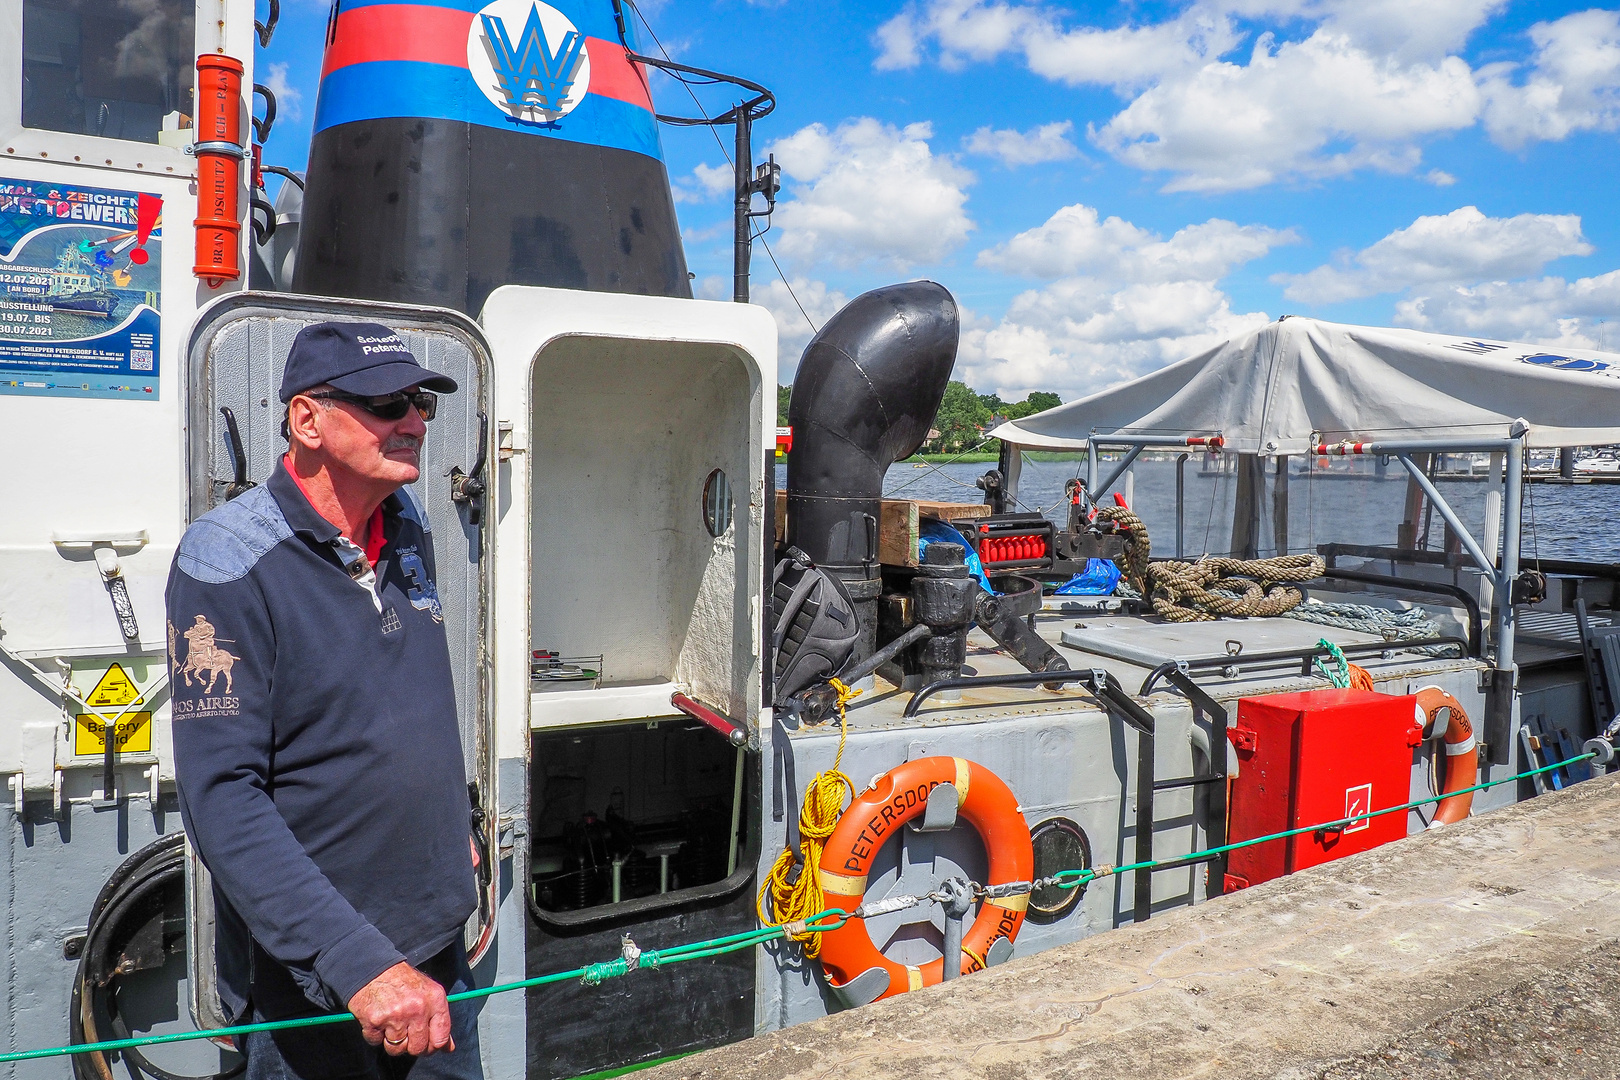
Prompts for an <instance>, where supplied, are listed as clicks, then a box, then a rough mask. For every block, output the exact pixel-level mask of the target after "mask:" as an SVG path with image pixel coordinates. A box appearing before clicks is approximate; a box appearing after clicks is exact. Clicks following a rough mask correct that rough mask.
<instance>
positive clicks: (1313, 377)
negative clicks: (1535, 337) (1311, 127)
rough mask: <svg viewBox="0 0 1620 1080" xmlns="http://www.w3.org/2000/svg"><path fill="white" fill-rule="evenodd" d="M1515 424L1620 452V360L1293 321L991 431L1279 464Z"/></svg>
mask: <svg viewBox="0 0 1620 1080" xmlns="http://www.w3.org/2000/svg"><path fill="white" fill-rule="evenodd" d="M1519 418H1522V419H1524V420H1525V421H1527V422H1528V424H1529V431H1528V432H1527V433H1526V435H1525V445H1526V446H1528V447H1553V446H1593V445H1602V444H1606V443H1615V442H1620V354H1616V353H1607V352H1596V351H1589V350H1582V351H1579V352H1573V353H1565V352H1564V351H1563V350H1560V349H1549V348H1544V347H1540V346H1535V345H1523V344H1515V343H1512V342H1504V341H1489V340H1486V339H1483V338H1481V339H1471V338H1460V337H1447V336H1445V335H1443V334H1430V333H1424V332H1422V331H1417V330H1395V329H1386V328H1380V327H1370V326H1346V325H1343V324H1340V323H1329V322H1321V321H1319V320H1317V319H1307V318H1300V317H1297V316H1295V317H1285V318H1283V319H1281V320H1279V321H1277V322H1274V323H1271V324H1270V325H1268V326H1264V327H1262V328H1260V329H1259V330H1256V331H1253V332H1252V333H1248V334H1244V335H1242V336H1240V337H1235V338H1232V339H1231V340H1229V341H1227V342H1225V343H1223V344H1221V345H1217V346H1216V347H1215V348H1213V349H1210V350H1209V351H1208V352H1204V353H1200V354H1198V355H1196V356H1190V357H1188V358H1187V359H1185V360H1182V361H1179V362H1177V363H1174V364H1171V365H1170V366H1169V367H1166V368H1163V369H1161V370H1159V371H1156V372H1154V373H1152V374H1151V375H1144V376H1143V377H1141V378H1139V379H1135V380H1133V381H1131V382H1128V383H1125V384H1124V385H1122V386H1116V387H1113V388H1112V389H1109V390H1104V391H1102V392H1101V393H1097V394H1092V395H1091V396H1090V397H1085V398H1081V399H1080V400H1078V401H1071V402H1069V403H1068V404H1066V405H1060V406H1058V407H1057V408H1055V409H1048V410H1047V411H1046V412H1042V413H1037V414H1035V415H1034V416H1028V417H1025V418H1023V419H1021V420H1014V421H1011V422H1009V423H1006V424H1002V425H1001V426H1000V427H998V428H996V429H995V430H994V431H992V432H990V434H991V435H993V436H994V437H996V438H999V439H1003V440H1006V441H1007V442H1009V443H1013V444H1015V445H1018V446H1023V447H1030V448H1042V447H1047V448H1054V449H1059V448H1077V447H1081V446H1084V445H1086V443H1087V441H1088V439H1089V438H1090V437H1091V435H1092V433H1094V432H1095V433H1096V434H1097V435H1098V436H1107V435H1116V436H1117V435H1127V436H1129V435H1138V436H1144V435H1216V434H1218V435H1220V436H1222V437H1223V438H1224V439H1225V441H1226V449H1227V450H1229V451H1236V452H1238V453H1246V454H1267V455H1270V454H1301V453H1306V452H1308V450H1309V448H1310V447H1311V445H1312V440H1313V436H1315V437H1316V438H1318V439H1320V440H1322V441H1325V442H1329V443H1334V442H1339V441H1341V440H1353V441H1381V440H1387V439H1414V438H1424V439H1447V440H1455V441H1458V442H1466V441H1468V440H1473V439H1498V438H1504V437H1506V436H1508V435H1509V433H1510V429H1511V428H1512V426H1513V423H1514V421H1515V420H1516V419H1519Z"/></svg>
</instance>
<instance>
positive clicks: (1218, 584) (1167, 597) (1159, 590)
mask: <svg viewBox="0 0 1620 1080" xmlns="http://www.w3.org/2000/svg"><path fill="white" fill-rule="evenodd" d="M1324 569H1326V563H1325V562H1324V561H1323V559H1322V557H1321V556H1320V555H1279V556H1277V557H1276V558H1271V559H1227V558H1220V557H1216V558H1205V559H1200V560H1199V561H1197V562H1195V563H1188V562H1175V561H1166V562H1159V563H1153V564H1152V565H1151V566H1149V567H1148V579H1149V584H1150V585H1151V587H1152V592H1151V594H1150V595H1151V596H1152V600H1153V610H1154V611H1155V612H1156V613H1158V615H1160V616H1161V617H1162V618H1164V619H1165V620H1167V621H1169V622H1209V621H1212V620H1214V619H1217V618H1220V617H1221V616H1223V615H1225V616H1243V617H1246V618H1256V617H1258V618H1267V617H1273V616H1277V615H1281V614H1283V613H1284V612H1287V611H1291V610H1293V609H1294V608H1295V607H1297V606H1299V604H1300V602H1301V601H1302V600H1304V598H1305V597H1304V594H1303V593H1301V592H1300V591H1299V590H1298V589H1296V588H1294V587H1293V586H1292V585H1288V584H1285V583H1286V582H1294V581H1310V580H1311V579H1312V578H1318V577H1321V576H1322V571H1323V570H1324Z"/></svg>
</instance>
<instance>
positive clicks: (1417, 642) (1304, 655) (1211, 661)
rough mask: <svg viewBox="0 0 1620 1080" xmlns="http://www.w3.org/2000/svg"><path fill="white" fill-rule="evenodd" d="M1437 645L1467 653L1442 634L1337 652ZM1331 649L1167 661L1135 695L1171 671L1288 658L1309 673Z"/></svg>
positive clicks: (1464, 643) (1464, 646)
mask: <svg viewBox="0 0 1620 1080" xmlns="http://www.w3.org/2000/svg"><path fill="white" fill-rule="evenodd" d="M1439 645H1451V646H1453V647H1455V648H1457V649H1458V650H1460V652H1461V653H1462V655H1463V656H1467V655H1468V642H1467V641H1465V640H1463V639H1462V638H1460V637H1456V636H1453V635H1449V634H1447V635H1443V636H1440V637H1430V638H1412V639H1410V640H1405V641H1357V642H1352V643H1351V644H1349V645H1342V646H1339V647H1338V648H1339V651H1340V652H1342V653H1344V654H1345V655H1346V656H1365V655H1368V654H1371V653H1383V652H1408V651H1410V650H1412V649H1427V648H1432V647H1434V646H1439ZM1331 655H1332V650H1331V649H1327V648H1324V647H1322V646H1321V645H1312V646H1311V647H1310V648H1305V649H1280V650H1278V651H1276V652H1266V653H1254V654H1252V655H1249V656H1244V655H1242V654H1237V655H1228V656H1198V657H1194V658H1193V659H1191V660H1166V661H1165V662H1164V663H1162V664H1160V665H1159V666H1158V667H1156V668H1154V669H1153V670H1152V671H1150V672H1148V677H1147V678H1146V679H1144V680H1142V689H1140V690H1138V691H1137V697H1147V696H1148V695H1149V694H1151V693H1153V687H1154V685H1155V684H1156V683H1157V682H1158V681H1159V680H1160V679H1163V678H1165V677H1166V676H1167V675H1168V674H1169V673H1170V672H1172V671H1210V670H1215V669H1224V668H1229V667H1246V668H1252V667H1267V666H1275V665H1277V664H1281V663H1286V662H1288V661H1290V660H1292V661H1297V662H1299V664H1300V665H1301V669H1302V670H1301V671H1300V674H1301V675H1302V676H1303V675H1309V674H1310V673H1311V661H1312V660H1315V659H1316V658H1317V657H1321V656H1331Z"/></svg>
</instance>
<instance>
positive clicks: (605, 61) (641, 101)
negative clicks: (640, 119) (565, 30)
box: [585, 38, 653, 112]
mask: <svg viewBox="0 0 1620 1080" xmlns="http://www.w3.org/2000/svg"><path fill="white" fill-rule="evenodd" d="M585 49H586V51H588V52H589V53H590V55H591V89H590V92H591V93H593V94H601V95H602V96H603V97H610V98H617V99H618V100H620V101H627V102H629V103H630V104H631V105H639V106H641V107H642V108H643V109H646V110H647V111H648V112H652V111H653V104H652V93H651V92H650V91H649V90H648V89H647V73H646V72H645V71H643V70H642V69H641V68H640V67H639V66H638V65H636V64H632V63H631V62H630V54H629V52H627V51H626V50H625V47H624V46H623V45H620V44H619V43H618V42H617V41H608V40H606V39H605V38H586V39H585Z"/></svg>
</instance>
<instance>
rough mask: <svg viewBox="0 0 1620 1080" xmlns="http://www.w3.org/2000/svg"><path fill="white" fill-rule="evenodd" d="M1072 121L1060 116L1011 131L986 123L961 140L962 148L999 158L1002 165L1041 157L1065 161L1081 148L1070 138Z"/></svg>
mask: <svg viewBox="0 0 1620 1080" xmlns="http://www.w3.org/2000/svg"><path fill="white" fill-rule="evenodd" d="M1073 130H1074V121H1072V120H1059V121H1056V122H1055V123H1051V124H1042V125H1041V126H1040V127H1036V128H1030V129H1029V131H1027V132H1025V131H1013V130H1010V129H1007V128H1001V129H992V128H990V127H989V126H988V125H987V126H985V127H982V128H980V129H979V130H977V131H975V132H974V133H973V134H971V135H969V136H967V137H966V138H964V139H963V140H962V149H964V150H966V151H967V152H968V153H970V154H982V155H984V156H985V157H993V158H1000V159H1001V163H1002V164H1003V165H1008V166H1013V165H1037V164H1039V163H1041V162H1043V161H1066V160H1068V159H1069V158H1073V157H1078V156H1080V151H1079V150H1077V149H1076V148H1075V145H1074V143H1072V142H1070V141H1069V132H1071V131H1073Z"/></svg>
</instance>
